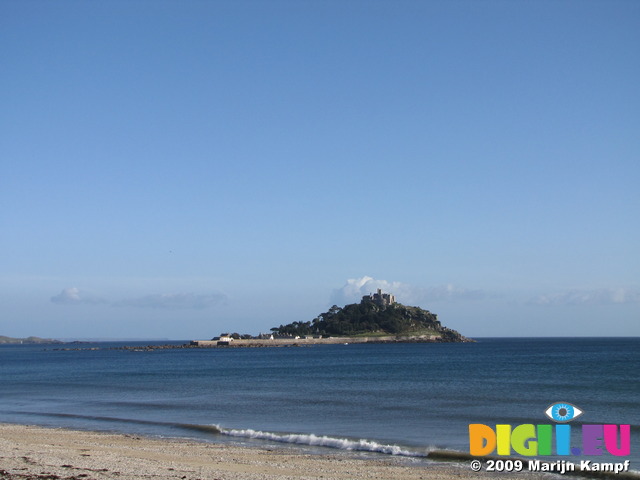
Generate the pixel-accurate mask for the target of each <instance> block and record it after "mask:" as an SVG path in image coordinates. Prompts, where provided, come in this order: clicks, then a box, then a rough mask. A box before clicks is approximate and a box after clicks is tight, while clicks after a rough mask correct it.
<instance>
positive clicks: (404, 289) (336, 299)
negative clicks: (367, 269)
mask: <svg viewBox="0 0 640 480" xmlns="http://www.w3.org/2000/svg"><path fill="white" fill-rule="evenodd" d="M378 288H380V289H382V290H383V291H384V292H387V293H392V294H394V295H395V296H396V299H397V300H398V302H400V303H404V304H408V305H411V304H414V305H415V304H419V303H424V302H434V301H442V300H473V299H478V298H483V297H484V294H483V292H481V291H479V290H469V289H465V288H460V287H456V286H454V285H451V284H449V285H441V286H435V287H416V286H413V285H409V284H407V283H402V282H389V281H387V280H377V279H375V278H372V277H369V276H363V277H360V278H350V279H348V280H347V283H346V284H345V285H343V286H342V288H338V289H336V290H334V291H333V294H332V295H331V303H334V304H336V305H345V304H348V303H354V302H359V301H360V299H361V298H362V296H363V295H368V294H369V293H373V292H375V291H376V290H377V289H378Z"/></svg>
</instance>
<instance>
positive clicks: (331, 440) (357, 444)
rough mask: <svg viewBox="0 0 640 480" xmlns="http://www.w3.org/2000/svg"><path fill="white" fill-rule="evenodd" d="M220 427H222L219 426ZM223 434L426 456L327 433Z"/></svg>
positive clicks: (230, 431)
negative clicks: (330, 435) (327, 434)
mask: <svg viewBox="0 0 640 480" xmlns="http://www.w3.org/2000/svg"><path fill="white" fill-rule="evenodd" d="M218 428H220V427H218ZM220 433H221V434H222V435H228V436H231V437H241V438H251V439H258V440H269V441H272V442H279V443H295V444H299V445H310V446H317V447H328V448H336V449H340V450H352V451H353V450H355V451H362V452H377V453H386V454H388V455H402V456H407V457H424V456H425V454H422V453H419V452H415V451H411V450H408V449H406V448H403V447H400V446H398V445H385V444H382V443H378V442H376V441H373V440H365V439H359V440H351V439H348V438H337V437H329V436H326V435H322V436H319V435H315V434H313V433H311V434H301V433H273V432H262V431H260V430H252V429H246V430H239V429H226V428H220Z"/></svg>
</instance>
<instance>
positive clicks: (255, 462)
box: [0, 424, 549, 480]
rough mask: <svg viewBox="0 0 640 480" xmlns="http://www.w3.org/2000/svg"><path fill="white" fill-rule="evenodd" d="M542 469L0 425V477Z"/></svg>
mask: <svg viewBox="0 0 640 480" xmlns="http://www.w3.org/2000/svg"><path fill="white" fill-rule="evenodd" d="M487 478H501V479H504V480H507V479H509V478H513V479H518V480H525V479H526V480H533V479H541V478H547V479H548V478H549V477H548V476H546V477H545V476H543V475H537V476H534V475H531V474H523V473H518V474H510V475H500V476H496V475H495V474H493V475H489V474H487V473H486V472H484V473H483V472H480V473H474V472H472V471H471V469H470V468H469V466H468V465H465V464H459V465H456V464H442V463H433V464H429V465H427V466H425V465H420V466H418V465H411V466H408V465H407V463H406V461H403V460H402V459H399V458H395V457H388V456H382V455H381V456H380V458H379V459H371V458H366V459H365V458H354V456H349V455H345V454H343V453H336V454H326V455H313V454H306V453H304V452H302V451H300V450H298V449H295V448H278V449H268V448H251V447H236V446H230V445H221V444H212V443H199V442H195V441H186V440H180V439H158V438H149V437H140V436H136V435H121V434H111V433H100V432H85V431H74V430H66V429H54V428H42V427H34V426H24V425H12V424H0V479H21V480H23V479H28V480H31V479H40V480H55V479H64V480H76V479H78V480H79V479H83V480H100V479H118V480H138V479H140V480H142V479H144V480H148V479H153V480H156V479H157V480H174V479H175V480H178V479H179V480H196V479H200V480H215V479H219V480H236V479H243V480H258V479H261V480H289V479H291V480H305V479H322V480H333V479H335V480H338V479H340V480H342V479H381V480H396V479H397V480H405V479H406V480H419V479H423V480H427V479H447V480H449V479H487Z"/></svg>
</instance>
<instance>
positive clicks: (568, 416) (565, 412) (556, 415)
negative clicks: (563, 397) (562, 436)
mask: <svg viewBox="0 0 640 480" xmlns="http://www.w3.org/2000/svg"><path fill="white" fill-rule="evenodd" d="M544 413H545V414H546V415H547V417H549V418H550V419H551V420H553V421H554V422H558V423H567V422H570V421H571V420H575V419H576V418H578V417H579V416H580V415H582V414H583V413H584V412H583V411H582V410H580V409H579V408H578V407H576V406H575V405H572V404H570V403H567V402H558V403H554V404H553V405H549V407H548V408H547V409H546V410H545V411H544Z"/></svg>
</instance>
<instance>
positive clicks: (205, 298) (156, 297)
mask: <svg viewBox="0 0 640 480" xmlns="http://www.w3.org/2000/svg"><path fill="white" fill-rule="evenodd" d="M226 298H227V297H226V296H225V295H223V294H220V293H211V294H204V295H197V294H193V293H164V294H153V295H145V296H142V297H135V298H127V299H124V300H120V301H118V302H115V303H113V306H116V307H137V308H162V309H169V310H184V309H203V308H208V307H212V306H214V305H218V304H220V303H223V302H224V301H225V300H226Z"/></svg>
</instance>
